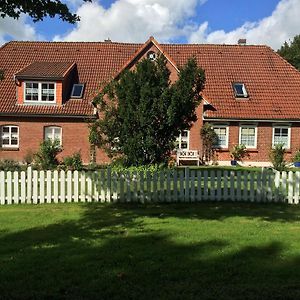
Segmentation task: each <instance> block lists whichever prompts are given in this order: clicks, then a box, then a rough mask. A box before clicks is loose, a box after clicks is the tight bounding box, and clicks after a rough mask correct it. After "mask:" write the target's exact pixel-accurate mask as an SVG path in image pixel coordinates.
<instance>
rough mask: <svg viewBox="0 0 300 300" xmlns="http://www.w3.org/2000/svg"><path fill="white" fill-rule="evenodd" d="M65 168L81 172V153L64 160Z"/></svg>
mask: <svg viewBox="0 0 300 300" xmlns="http://www.w3.org/2000/svg"><path fill="white" fill-rule="evenodd" d="M63 164H64V166H65V167H66V168H67V169H69V170H77V171H81V170H82V169H83V164H82V159H81V154H80V152H76V153H74V154H73V155H72V156H67V157H65V158H64V159H63Z"/></svg>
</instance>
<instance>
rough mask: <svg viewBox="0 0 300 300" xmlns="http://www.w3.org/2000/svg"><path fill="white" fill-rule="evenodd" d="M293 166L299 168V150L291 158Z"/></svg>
mask: <svg viewBox="0 0 300 300" xmlns="http://www.w3.org/2000/svg"><path fill="white" fill-rule="evenodd" d="M293 162H294V166H295V167H297V168H300V150H297V151H296V153H295V155H294V157H293Z"/></svg>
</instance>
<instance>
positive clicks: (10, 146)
mask: <svg viewBox="0 0 300 300" xmlns="http://www.w3.org/2000/svg"><path fill="white" fill-rule="evenodd" d="M3 127H8V128H9V133H8V134H9V145H3V142H2V140H3ZM12 127H15V128H17V129H18V133H17V135H18V139H17V141H18V144H17V145H12V144H11V128H12ZM19 144H20V129H19V126H17V125H2V126H1V147H2V148H19Z"/></svg>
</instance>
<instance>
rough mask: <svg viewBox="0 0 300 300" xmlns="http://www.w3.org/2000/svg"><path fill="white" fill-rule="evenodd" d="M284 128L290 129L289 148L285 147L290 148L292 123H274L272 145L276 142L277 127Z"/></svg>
mask: <svg viewBox="0 0 300 300" xmlns="http://www.w3.org/2000/svg"><path fill="white" fill-rule="evenodd" d="M282 128H286V129H288V145H287V148H285V149H290V148H291V124H273V128H272V147H274V146H275V144H274V140H275V129H282Z"/></svg>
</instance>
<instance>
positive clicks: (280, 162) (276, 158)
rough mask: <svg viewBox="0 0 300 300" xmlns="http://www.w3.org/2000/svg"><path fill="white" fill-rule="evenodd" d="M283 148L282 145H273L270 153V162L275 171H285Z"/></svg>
mask: <svg viewBox="0 0 300 300" xmlns="http://www.w3.org/2000/svg"><path fill="white" fill-rule="evenodd" d="M284 156H285V148H284V145H283V144H277V145H275V146H274V147H273V148H272V149H271V151H270V160H271V162H272V164H273V168H274V169H275V170H277V171H284V170H285V169H286V161H285V159H284Z"/></svg>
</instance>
